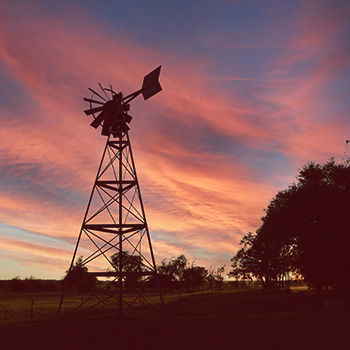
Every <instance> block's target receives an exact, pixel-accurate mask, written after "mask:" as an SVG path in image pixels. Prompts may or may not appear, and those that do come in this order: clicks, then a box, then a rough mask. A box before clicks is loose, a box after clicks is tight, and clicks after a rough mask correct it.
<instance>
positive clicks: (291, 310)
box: [0, 291, 350, 350]
mask: <svg viewBox="0 0 350 350" xmlns="http://www.w3.org/2000/svg"><path fill="white" fill-rule="evenodd" d="M57 296H58V297H59V295H57V294H47V293H46V294H41V295H37V294H36V295H35V298H36V297H38V301H35V300H34V315H35V312H36V311H35V310H36V308H35V303H37V307H38V308H39V297H40V298H41V300H42V301H45V303H46V310H47V311H46V312H47V314H46V316H45V314H44V311H42V313H38V315H36V316H35V317H34V320H33V322H30V312H29V314H28V313H26V314H25V315H26V318H27V319H26V320H24V319H23V320H22V322H19V320H18V319H19V316H18V317H17V318H16V317H14V318H13V320H12V323H7V324H4V322H3V324H2V325H0V332H1V333H0V343H1V348H2V349H9V350H11V349H16V350H17V349H22V348H23V347H25V348H29V349H38V350H40V349H50V350H51V349H67V350H70V349H87V350H88V349H96V348H99V349H103V348H108V349H112V348H115V349H146V350H148V349H170V350H171V349H176V350H179V349H191V350H194V349H293V350H294V349H330V350H331V349H332V350H335V349H350V317H349V316H348V315H346V314H345V313H344V312H327V311H324V310H323V301H322V298H321V297H320V296H319V295H317V294H315V293H313V292H309V291H299V292H294V293H291V294H280V295H263V294H261V292H259V291H252V292H230V293H214V294H211V293H206V294H194V295H193V296H192V295H191V294H189V295H187V296H185V295H181V296H180V297H179V296H178V295H177V294H176V295H165V301H166V311H167V314H168V316H169V318H170V324H169V326H163V327H91V326H74V327H69V326H53V325H52V324H51V319H52V316H53V315H54V311H55V307H54V306H55V305H57V301H58V300H57V299H55V298H57ZM8 298H12V299H11V300H12V301H13V302H14V305H15V304H16V303H17V304H16V305H17V306H16V307H17V312H18V315H19V314H20V310H19V309H20V305H24V304H22V303H25V305H29V306H30V305H31V297H30V295H26V294H22V296H21V295H20V294H17V295H13V294H10V295H7V296H4V295H1V296H0V307H1V310H2V309H3V307H4V305H7V308H8V309H9V305H10V304H11V303H10V302H9V301H8V300H9V299H8ZM45 303H44V304H45ZM29 309H30V307H29ZM14 310H16V308H15V307H14ZM43 310H45V307H43ZM48 310H51V311H48ZM39 315H41V316H40V317H39ZM28 316H29V318H28Z"/></svg>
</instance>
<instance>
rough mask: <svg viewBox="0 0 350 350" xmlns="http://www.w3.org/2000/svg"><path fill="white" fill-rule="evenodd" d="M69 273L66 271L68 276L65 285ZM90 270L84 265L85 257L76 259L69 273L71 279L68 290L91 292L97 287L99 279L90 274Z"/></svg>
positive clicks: (65, 278)
mask: <svg viewBox="0 0 350 350" xmlns="http://www.w3.org/2000/svg"><path fill="white" fill-rule="evenodd" d="M68 272H69V270H67V271H66V276H65V277H64V279H63V285H64V284H65V283H66V280H67V278H68ZM88 272H89V270H88V268H87V266H85V265H84V262H83V256H79V257H77V258H76V260H75V263H74V264H73V266H72V269H71V271H70V272H69V279H68V284H67V288H68V289H70V290H76V291H79V292H83V291H87V290H90V288H92V287H94V286H96V284H97V282H98V281H97V278H96V277H95V276H92V275H89V274H88Z"/></svg>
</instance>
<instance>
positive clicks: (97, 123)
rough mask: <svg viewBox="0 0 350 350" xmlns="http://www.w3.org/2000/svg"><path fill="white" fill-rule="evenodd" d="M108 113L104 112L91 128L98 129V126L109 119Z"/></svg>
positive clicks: (93, 122)
mask: <svg viewBox="0 0 350 350" xmlns="http://www.w3.org/2000/svg"><path fill="white" fill-rule="evenodd" d="M107 115H108V111H102V112H101V113H100V114H99V115H98V116H97V117H96V118H95V120H93V121H92V123H91V124H90V126H92V127H93V128H95V129H97V128H98V126H99V125H100V124H101V123H102V122H103V120H104V119H105V118H106V117H107Z"/></svg>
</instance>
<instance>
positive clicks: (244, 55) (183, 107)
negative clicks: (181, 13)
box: [0, 1, 350, 275]
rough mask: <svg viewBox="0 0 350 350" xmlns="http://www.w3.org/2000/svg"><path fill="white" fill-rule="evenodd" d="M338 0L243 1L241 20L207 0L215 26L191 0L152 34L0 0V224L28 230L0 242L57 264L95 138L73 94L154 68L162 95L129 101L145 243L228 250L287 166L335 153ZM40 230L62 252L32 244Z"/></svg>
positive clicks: (344, 121) (342, 32) (343, 66)
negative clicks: (177, 28)
mask: <svg viewBox="0 0 350 350" xmlns="http://www.w3.org/2000/svg"><path fill="white" fill-rule="evenodd" d="M320 3H321V5H319V4H320ZM337 4H338V6H333V5H332V4H331V3H329V2H323V1H322V2H313V1H308V2H302V4H300V6H292V8H291V7H290V5H288V4H287V3H286V2H284V1H278V2H277V5H276V6H274V5H273V4H257V5H256V6H258V7H259V9H257V8H254V9H253V10H254V11H253V10H250V11H253V12H250V14H251V17H249V19H248V17H242V18H247V21H249V23H243V22H242V20H241V19H240V18H241V17H240V16H246V14H245V12H244V11H246V10H247V9H248V8H246V7H245V5H244V4H243V3H241V4H222V5H221V6H222V7H220V8H219V9H217V10H215V9H214V8H213V9H212V11H218V12H217V13H221V14H222V16H223V18H224V19H225V21H226V22H225V23H226V24H224V22H223V23H221V22H222V20H221V21H220V19H218V18H215V17H213V16H212V17H211V18H212V21H211V22H210V23H214V24H216V26H214V27H212V29H210V27H208V26H206V27H201V26H200V25H201V23H203V21H205V20H206V19H207V18H209V17H210V13H209V12H206V11H205V9H209V8H212V7H211V6H209V5H203V6H204V7H203V12H202V14H203V17H201V18H197V19H196V21H195V23H196V25H197V27H196V28H195V29H193V32H191V35H190V36H189V37H188V38H182V37H180V36H177V35H176V33H173V34H172V36H169V42H166V41H163V42H161V40H160V39H161V38H160V37H157V40H155V41H154V43H153V44H152V45H145V44H143V43H142V42H141V40H138V34H137V32H133V33H130V35H127V33H126V31H125V28H124V29H123V28H122V26H118V23H113V22H107V23H105V24H102V23H101V22H102V21H101V20H99V21H96V22H95V23H94V22H91V20H90V19H91V18H92V17H93V15H92V13H91V11H92V9H93V6H92V5H90V6H92V7H91V8H90V7H89V6H86V7H85V9H84V10H83V9H82V8H81V7H80V5H79V3H78V2H76V3H74V4H73V5H72V6H73V8H74V11H71V12H70V13H67V7H66V6H65V5H64V4H61V5H57V7H56V8H53V7H50V6H49V5H47V6H46V7H43V8H41V7H40V6H38V4H36V3H35V2H33V5H32V6H30V7H28V5H24V6H23V7H22V8H15V7H13V6H11V5H1V6H2V10H3V11H2V14H1V15H0V16H1V24H0V29H1V31H0V60H1V63H0V67H1V70H2V72H3V77H4V78H3V80H2V82H1V85H2V90H3V91H5V92H6V94H4V95H3V96H0V105H1V116H0V118H1V122H2V127H1V128H0V140H1V142H0V158H1V165H0V181H1V188H0V222H1V223H3V224H6V225H10V226H12V227H14V228H16V229H24V230H28V231H31V232H36V233H37V234H38V236H30V235H27V236H20V238H19V237H18V239H17V238H16V237H13V238H11V239H10V238H9V236H8V235H5V236H3V237H2V238H1V247H2V249H3V251H4V252H5V253H6V254H9V255H11V254H12V255H11V256H12V259H14V260H17V259H21V261H23V256H22V257H20V256H19V254H17V253H15V247H16V246H17V247H19V249H20V250H21V251H23V252H25V251H29V250H30V251H31V253H30V254H31V255H30V261H31V262H28V264H29V263H30V264H32V263H33V264H35V261H37V264H38V265H44V264H45V261H46V259H49V258H50V256H51V257H52V258H53V261H54V262H53V265H52V266H54V265H55V266H56V268H57V269H58V270H60V269H62V260H64V261H67V264H68V262H69V253H67V252H69V251H70V248H72V247H71V246H70V244H71V245H74V241H75V237H76V236H77V234H78V232H79V229H80V227H79V225H80V224H81V220H82V217H83V214H84V210H85V206H86V203H87V199H88V196H89V193H90V189H91V186H92V182H93V180H94V177H95V172H96V170H97V166H98V162H99V160H100V157H101V154H102V150H103V147H104V142H105V140H104V138H103V137H101V136H100V133H99V132H97V131H96V130H94V129H92V128H90V127H89V125H88V124H89V123H90V119H89V118H87V117H85V116H84V115H83V113H82V110H83V109H84V108H85V107H86V106H84V102H83V101H82V97H83V96H86V97H89V95H90V93H89V91H88V90H87V87H89V86H90V87H92V88H97V82H101V83H102V84H103V85H108V84H110V83H112V84H113V87H114V88H115V89H116V90H118V91H119V90H120V91H123V92H124V93H130V92H132V91H134V90H136V89H138V88H139V87H140V85H141V82H142V77H143V76H144V75H145V74H146V73H148V72H149V71H150V70H152V69H153V68H155V67H156V66H158V65H159V64H163V68H162V75H161V82H162V86H163V91H162V92H161V93H160V94H158V95H157V96H156V97H155V98H154V99H151V100H149V101H147V103H146V104H144V102H143V101H142V100H141V99H140V100H135V102H134V103H133V106H132V110H131V115H133V116H134V117H135V118H134V119H133V122H132V123H131V132H130V136H131V142H132V146H133V151H134V156H135V160H136V167H137V171H138V175H139V179H140V183H141V190H142V194H143V198H144V202H145V206H146V213H147V218H148V223H149V225H150V228H151V233H153V234H152V237H153V241H154V242H153V244H154V247H155V251H156V254H157V257H158V260H159V259H161V258H163V257H169V256H170V255H171V256H175V255H176V254H181V253H185V254H186V255H188V256H191V257H197V258H198V263H201V262H202V263H206V264H212V263H213V261H215V259H217V261H220V262H222V261H224V260H225V259H226V260H227V259H228V258H229V257H230V256H232V255H233V254H234V252H235V250H236V249H237V247H238V242H239V240H240V237H241V236H242V235H243V234H245V233H246V232H247V231H250V230H254V229H255V228H257V227H258V226H259V222H260V221H259V219H260V217H261V216H262V214H263V213H262V209H263V208H264V207H265V206H266V205H267V204H268V201H269V199H270V198H271V197H272V196H273V195H274V194H275V192H276V191H277V190H279V189H281V188H284V187H286V186H287V185H288V184H289V183H290V182H291V181H292V180H293V177H294V175H295V173H296V169H297V168H298V167H300V166H301V165H302V163H304V162H306V161H308V160H316V161H320V162H322V161H326V160H327V159H328V158H329V157H331V156H336V157H337V158H338V159H339V158H340V157H341V156H342V154H343V152H344V145H343V142H344V141H345V139H348V138H349V135H347V130H349V118H348V111H349V104H348V102H347V101H348V98H347V95H348V92H349V89H350V87H349V80H348V78H347V76H348V75H347V73H348V72H349V68H350V67H349V62H350V60H349V49H348V47H349V39H348V37H347V36H346V33H347V30H348V24H347V16H346V14H347V13H348V12H347V11H348V10H349V6H348V5H347V3H346V2H341V1H340V2H337ZM206 6H208V7H206ZM228 9H230V10H232V9H235V10H237V11H238V12H237V14H235V17H232V18H234V19H235V21H236V22H235V21H229V18H230V15H229V12H227V11H228ZM193 10H194V9H193V8H192V7H189V9H188V11H193ZM258 10H259V11H262V12H261V13H264V16H266V17H262V16H261V13H260V12H259V11H258ZM288 10H290V12H288ZM316 10H317V11H316ZM225 11H226V12H225ZM247 11H248V10H247ZM315 11H316V12H315ZM191 13H192V12H191ZM215 13H216V12H215ZM224 13H225V15H223V14H224ZM105 15H106V18H109V17H108V15H107V14H105ZM232 16H233V15H232ZM175 17H176V16H175ZM19 18H20V20H18V19H19ZM257 19H260V20H261V21H260V22H259V21H257ZM169 20H171V16H170V15H169ZM174 21H175V20H174ZM239 21H241V22H239ZM174 23H177V22H176V21H175V22H174ZM231 23H232V24H231ZM253 23H254V27H252V26H251V25H250V24H253ZM248 24H249V25H248ZM150 25H151V24H150ZM166 28H168V26H166ZM186 28H189V26H187V27H186ZM203 28H204V29H203ZM153 29H154V28H153ZM239 29H241V30H240V31H239ZM149 30H151V29H149ZM110 33H111V35H109V34H110ZM139 35H140V38H142V37H143V36H142V35H141V34H139ZM181 42H183V43H184V46H186V47H184V48H182V47H181V45H180V44H179V43H181ZM157 43H158V44H157ZM191 45H194V48H193V49H192V46H191ZM43 237H46V238H50V239H59V240H60V241H61V242H63V244H64V248H62V247H60V248H57V247H53V248H52V249H48V250H46V251H44V250H43V247H45V244H44V243H43V242H44V241H43ZM21 242H22V243H21ZM26 247H27V248H26ZM25 249H27V250H25ZM60 249H62V251H61V250H60ZM5 253H4V254H5ZM28 254H29V253H28ZM63 265H64V263H63ZM60 271H61V270H60ZM59 274H60V275H62V272H60V273H59Z"/></svg>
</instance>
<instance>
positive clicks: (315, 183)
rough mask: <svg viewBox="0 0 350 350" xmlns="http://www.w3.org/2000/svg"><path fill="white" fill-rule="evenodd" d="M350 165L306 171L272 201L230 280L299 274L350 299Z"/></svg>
mask: <svg viewBox="0 0 350 350" xmlns="http://www.w3.org/2000/svg"><path fill="white" fill-rule="evenodd" d="M349 213H350V163H349V161H346V162H344V163H341V164H337V163H335V161H334V159H331V160H330V161H328V162H327V163H325V164H322V165H321V164H316V163H313V162H310V163H308V164H306V165H305V166H303V167H302V169H301V170H300V172H299V174H298V176H297V179H296V181H295V183H293V184H292V185H291V186H289V187H288V188H287V189H285V190H283V191H280V192H278V193H277V194H276V195H275V197H274V198H272V200H271V201H270V203H269V205H268V207H267V208H266V210H265V216H264V217H263V218H262V225H261V226H260V227H259V228H258V230H257V231H256V233H255V234H253V233H248V234H247V235H246V236H245V237H244V238H243V239H242V241H241V244H242V246H243V247H242V248H241V249H240V250H239V251H238V252H237V254H236V255H235V256H234V257H233V258H232V260H231V261H232V270H231V272H230V275H231V276H241V277H243V278H251V277H256V278H259V279H261V280H262V281H263V282H264V281H265V282H266V281H268V280H269V279H276V278H278V276H281V275H283V274H285V273H288V272H295V273H300V274H301V275H302V276H303V277H304V279H305V281H307V282H308V283H310V284H312V285H313V286H315V287H325V286H331V287H333V288H334V289H335V290H337V291H338V292H339V293H340V294H341V295H342V296H343V298H345V297H346V298H347V299H349V300H350V254H349V246H350V245H349V243H350V232H349V223H348V221H349V220H348V217H349Z"/></svg>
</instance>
